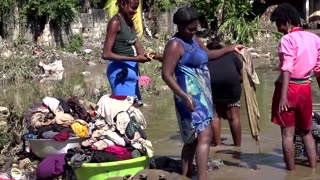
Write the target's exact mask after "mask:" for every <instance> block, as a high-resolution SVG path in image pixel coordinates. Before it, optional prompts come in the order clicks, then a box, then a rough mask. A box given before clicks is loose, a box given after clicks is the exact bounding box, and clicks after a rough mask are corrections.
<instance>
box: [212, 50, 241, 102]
mask: <svg viewBox="0 0 320 180" xmlns="http://www.w3.org/2000/svg"><path fill="white" fill-rule="evenodd" d="M242 66H243V65H242V61H241V60H240V59H239V57H238V56H237V55H236V54H235V53H233V52H232V53H228V54H226V55H224V56H221V57H220V58H217V59H215V60H214V61H209V62H208V69H209V72H210V79H211V90H212V98H213V103H214V104H218V103H219V104H225V105H228V104H232V103H235V102H237V101H238V100H239V99H240V96H241V82H240V77H241V70H242Z"/></svg>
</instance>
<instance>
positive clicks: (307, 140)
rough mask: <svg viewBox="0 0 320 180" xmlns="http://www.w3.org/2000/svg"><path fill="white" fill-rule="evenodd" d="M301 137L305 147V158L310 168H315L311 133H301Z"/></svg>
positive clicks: (314, 150) (315, 156)
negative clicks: (306, 157)
mask: <svg viewBox="0 0 320 180" xmlns="http://www.w3.org/2000/svg"><path fill="white" fill-rule="evenodd" d="M301 137H302V139H303V143H304V145H305V148H306V151H307V156H308V160H309V165H310V167H311V168H316V166H317V154H316V146H315V142H314V139H313V136H312V134H311V131H310V130H308V131H301Z"/></svg>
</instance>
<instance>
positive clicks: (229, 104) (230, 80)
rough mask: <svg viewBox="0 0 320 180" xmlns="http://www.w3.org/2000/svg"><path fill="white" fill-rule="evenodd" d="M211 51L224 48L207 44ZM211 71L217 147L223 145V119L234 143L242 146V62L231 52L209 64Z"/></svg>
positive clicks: (213, 127) (214, 137)
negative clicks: (227, 122)
mask: <svg viewBox="0 0 320 180" xmlns="http://www.w3.org/2000/svg"><path fill="white" fill-rule="evenodd" d="M207 47H208V49H209V50H213V49H221V48H223V46H222V45H220V44H219V43H218V42H211V43H209V44H207ZM208 69H209V71H210V77H211V78H210V79H211V90H212V99H213V104H214V107H215V112H214V120H213V122H212V124H211V126H212V129H213V139H214V143H215V145H216V146H219V145H221V124H220V123H221V122H220V120H221V118H223V119H227V120H228V121H229V126H230V130H231V134H232V139H233V143H234V145H235V146H237V147H240V146H241V124H240V97H241V79H242V78H241V77H242V75H241V74H242V61H241V60H240V59H239V57H238V56H237V55H236V54H235V53H233V52H230V53H228V54H225V55H223V56H221V57H220V58H217V59H216V60H215V61H210V62H208Z"/></svg>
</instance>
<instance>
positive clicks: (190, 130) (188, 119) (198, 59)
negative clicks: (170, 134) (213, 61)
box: [171, 36, 213, 144]
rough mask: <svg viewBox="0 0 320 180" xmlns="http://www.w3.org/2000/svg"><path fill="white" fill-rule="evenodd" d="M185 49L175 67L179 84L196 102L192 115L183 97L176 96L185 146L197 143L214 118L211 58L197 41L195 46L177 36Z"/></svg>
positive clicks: (178, 116) (194, 41) (176, 38)
mask: <svg viewBox="0 0 320 180" xmlns="http://www.w3.org/2000/svg"><path fill="white" fill-rule="evenodd" d="M172 40H177V41H178V42H179V43H180V44H181V46H182V47H183V48H184V54H183V56H182V57H181V59H180V60H179V62H178V64H177V67H176V68H175V77H176V80H177V83H178V85H179V86H180V87H181V88H182V90H183V91H184V92H186V93H187V94H188V95H189V96H191V97H192V99H193V100H194V102H195V105H196V107H195V112H189V111H188V110H187V107H186V104H185V102H184V100H183V99H182V97H178V96H177V95H175V96H174V101H175V106H176V113H177V119H178V123H179V127H180V133H181V136H182V139H183V141H184V143H186V144H187V143H192V142H194V141H195V140H196V136H197V133H200V132H202V131H203V130H205V129H206V128H207V127H208V126H209V125H210V123H211V121H212V117H213V103H212V95H211V86H210V74H209V70H208V68H207V63H208V55H207V53H206V52H205V51H204V50H203V49H201V48H200V46H199V44H198V43H197V41H196V40H195V39H194V38H193V39H192V42H191V44H189V43H187V42H184V41H183V40H182V39H180V38H178V37H175V36H174V37H173V38H172V39H171V41H172Z"/></svg>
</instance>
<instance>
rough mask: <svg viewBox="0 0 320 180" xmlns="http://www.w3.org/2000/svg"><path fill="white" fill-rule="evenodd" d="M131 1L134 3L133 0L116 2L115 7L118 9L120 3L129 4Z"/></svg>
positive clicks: (118, 0)
mask: <svg viewBox="0 0 320 180" xmlns="http://www.w3.org/2000/svg"><path fill="white" fill-rule="evenodd" d="M131 1H135V0H117V5H118V7H120V5H121V3H124V4H129V3H130V2H131Z"/></svg>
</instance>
